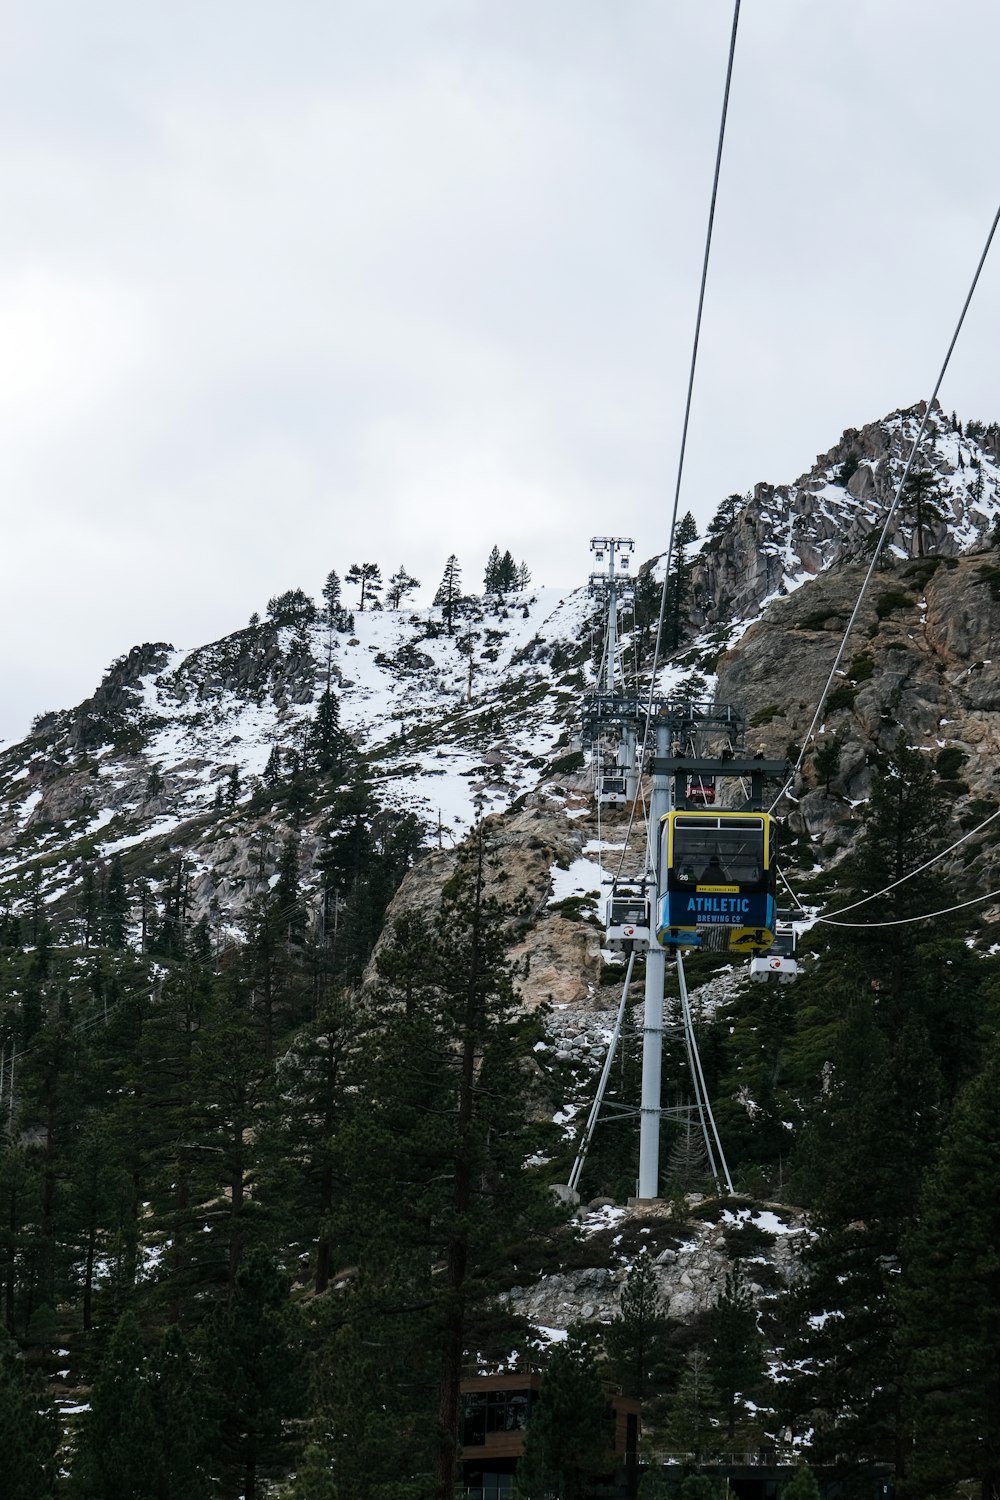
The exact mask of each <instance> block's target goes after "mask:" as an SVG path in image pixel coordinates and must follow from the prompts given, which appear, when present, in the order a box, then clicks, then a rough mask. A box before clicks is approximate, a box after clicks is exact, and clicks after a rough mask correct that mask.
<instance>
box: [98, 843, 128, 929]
mask: <svg viewBox="0 0 1000 1500" xmlns="http://www.w3.org/2000/svg"><path fill="white" fill-rule="evenodd" d="M103 904H104V916H103V922H102V927H103V930H104V941H105V944H106V945H107V947H109V948H117V949H122V948H124V947H125V946H126V940H127V937H128V918H129V899H128V892H127V890H126V889H125V872H124V870H123V869H122V862H121V855H119V854H115V855H113V856H112V859H111V865H110V867H109V869H108V878H107V883H106V885H105V887H104V903H103Z"/></svg>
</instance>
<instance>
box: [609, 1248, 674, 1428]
mask: <svg viewBox="0 0 1000 1500" xmlns="http://www.w3.org/2000/svg"><path fill="white" fill-rule="evenodd" d="M669 1330H670V1323H669V1320H668V1318H667V1314H666V1308H665V1307H664V1304H663V1299H662V1297H661V1296H660V1293H659V1288H658V1287H657V1284H656V1270H655V1268H654V1266H653V1261H652V1258H651V1256H650V1255H649V1253H648V1251H646V1250H645V1249H644V1250H642V1251H641V1253H640V1254H639V1255H638V1256H637V1258H636V1260H635V1261H634V1262H633V1264H632V1266H631V1267H630V1269H629V1272H628V1275H627V1276H626V1278H625V1285H624V1286H623V1288H622V1293H621V1299H620V1301H619V1306H618V1316H617V1318H615V1319H614V1320H613V1322H612V1323H611V1325H610V1326H609V1328H608V1329H607V1332H606V1333H605V1335H604V1347H605V1350H606V1352H607V1356H608V1365H609V1368H610V1370H611V1373H612V1376H613V1378H614V1380H615V1381H616V1382H617V1384H618V1385H620V1386H621V1389H622V1392H623V1394H624V1395H626V1396H634V1397H636V1398H637V1399H638V1400H639V1401H646V1400H648V1398H649V1397H650V1396H651V1395H653V1394H654V1392H657V1391H662V1390H663V1389H664V1388H665V1386H666V1385H667V1384H669V1382H670V1380H671V1378H672V1376H673V1375H674V1373H675V1370H676V1359H675V1357H674V1355H673V1351H672V1350H671V1349H670V1347H669Z"/></svg>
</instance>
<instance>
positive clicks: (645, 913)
mask: <svg viewBox="0 0 1000 1500" xmlns="http://www.w3.org/2000/svg"><path fill="white" fill-rule="evenodd" d="M649 934H650V903H649V900H648V898H647V896H646V895H645V894H644V892H643V891H641V890H635V889H619V890H615V891H612V893H611V895H610V896H609V897H608V911H607V935H606V938H605V946H606V947H608V948H610V949H611V951H612V953H631V952H633V950H634V951H635V952H636V953H645V951H646V949H647V948H648V947H649Z"/></svg>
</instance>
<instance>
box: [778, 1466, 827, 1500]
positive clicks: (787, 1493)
mask: <svg viewBox="0 0 1000 1500" xmlns="http://www.w3.org/2000/svg"><path fill="white" fill-rule="evenodd" d="M781 1500H820V1491H819V1485H818V1484H817V1483H816V1475H815V1474H814V1473H813V1471H812V1469H810V1467H809V1465H808V1464H807V1463H798V1464H796V1466H795V1473H794V1474H793V1475H792V1477H791V1479H789V1481H788V1483H787V1484H785V1485H783V1486H782V1489H781Z"/></svg>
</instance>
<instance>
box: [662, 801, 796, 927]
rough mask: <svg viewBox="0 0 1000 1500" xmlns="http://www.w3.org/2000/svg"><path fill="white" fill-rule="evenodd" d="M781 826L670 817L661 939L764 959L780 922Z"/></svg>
mask: <svg viewBox="0 0 1000 1500" xmlns="http://www.w3.org/2000/svg"><path fill="white" fill-rule="evenodd" d="M774 830H775V820H774V818H772V817H771V816H770V814H768V813H764V812H721V811H716V810H715V809H712V810H711V811H700V810H695V811H684V812H671V813H667V814H666V816H665V817H664V818H663V819H662V820H661V824H660V875H659V893H658V900H657V922H656V937H657V941H658V942H659V943H660V945H661V947H664V948H697V947H700V946H701V944H702V941H703V939H705V941H706V942H707V943H708V942H710V943H711V945H712V946H713V947H723V948H728V949H731V950H732V951H733V952H736V953H764V952H766V951H767V949H768V948H770V946H771V944H772V943H773V941H774V932H775V926H776V922H777V902H776V898H775V881H776V878H777V876H776V870H775V864H774Z"/></svg>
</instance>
